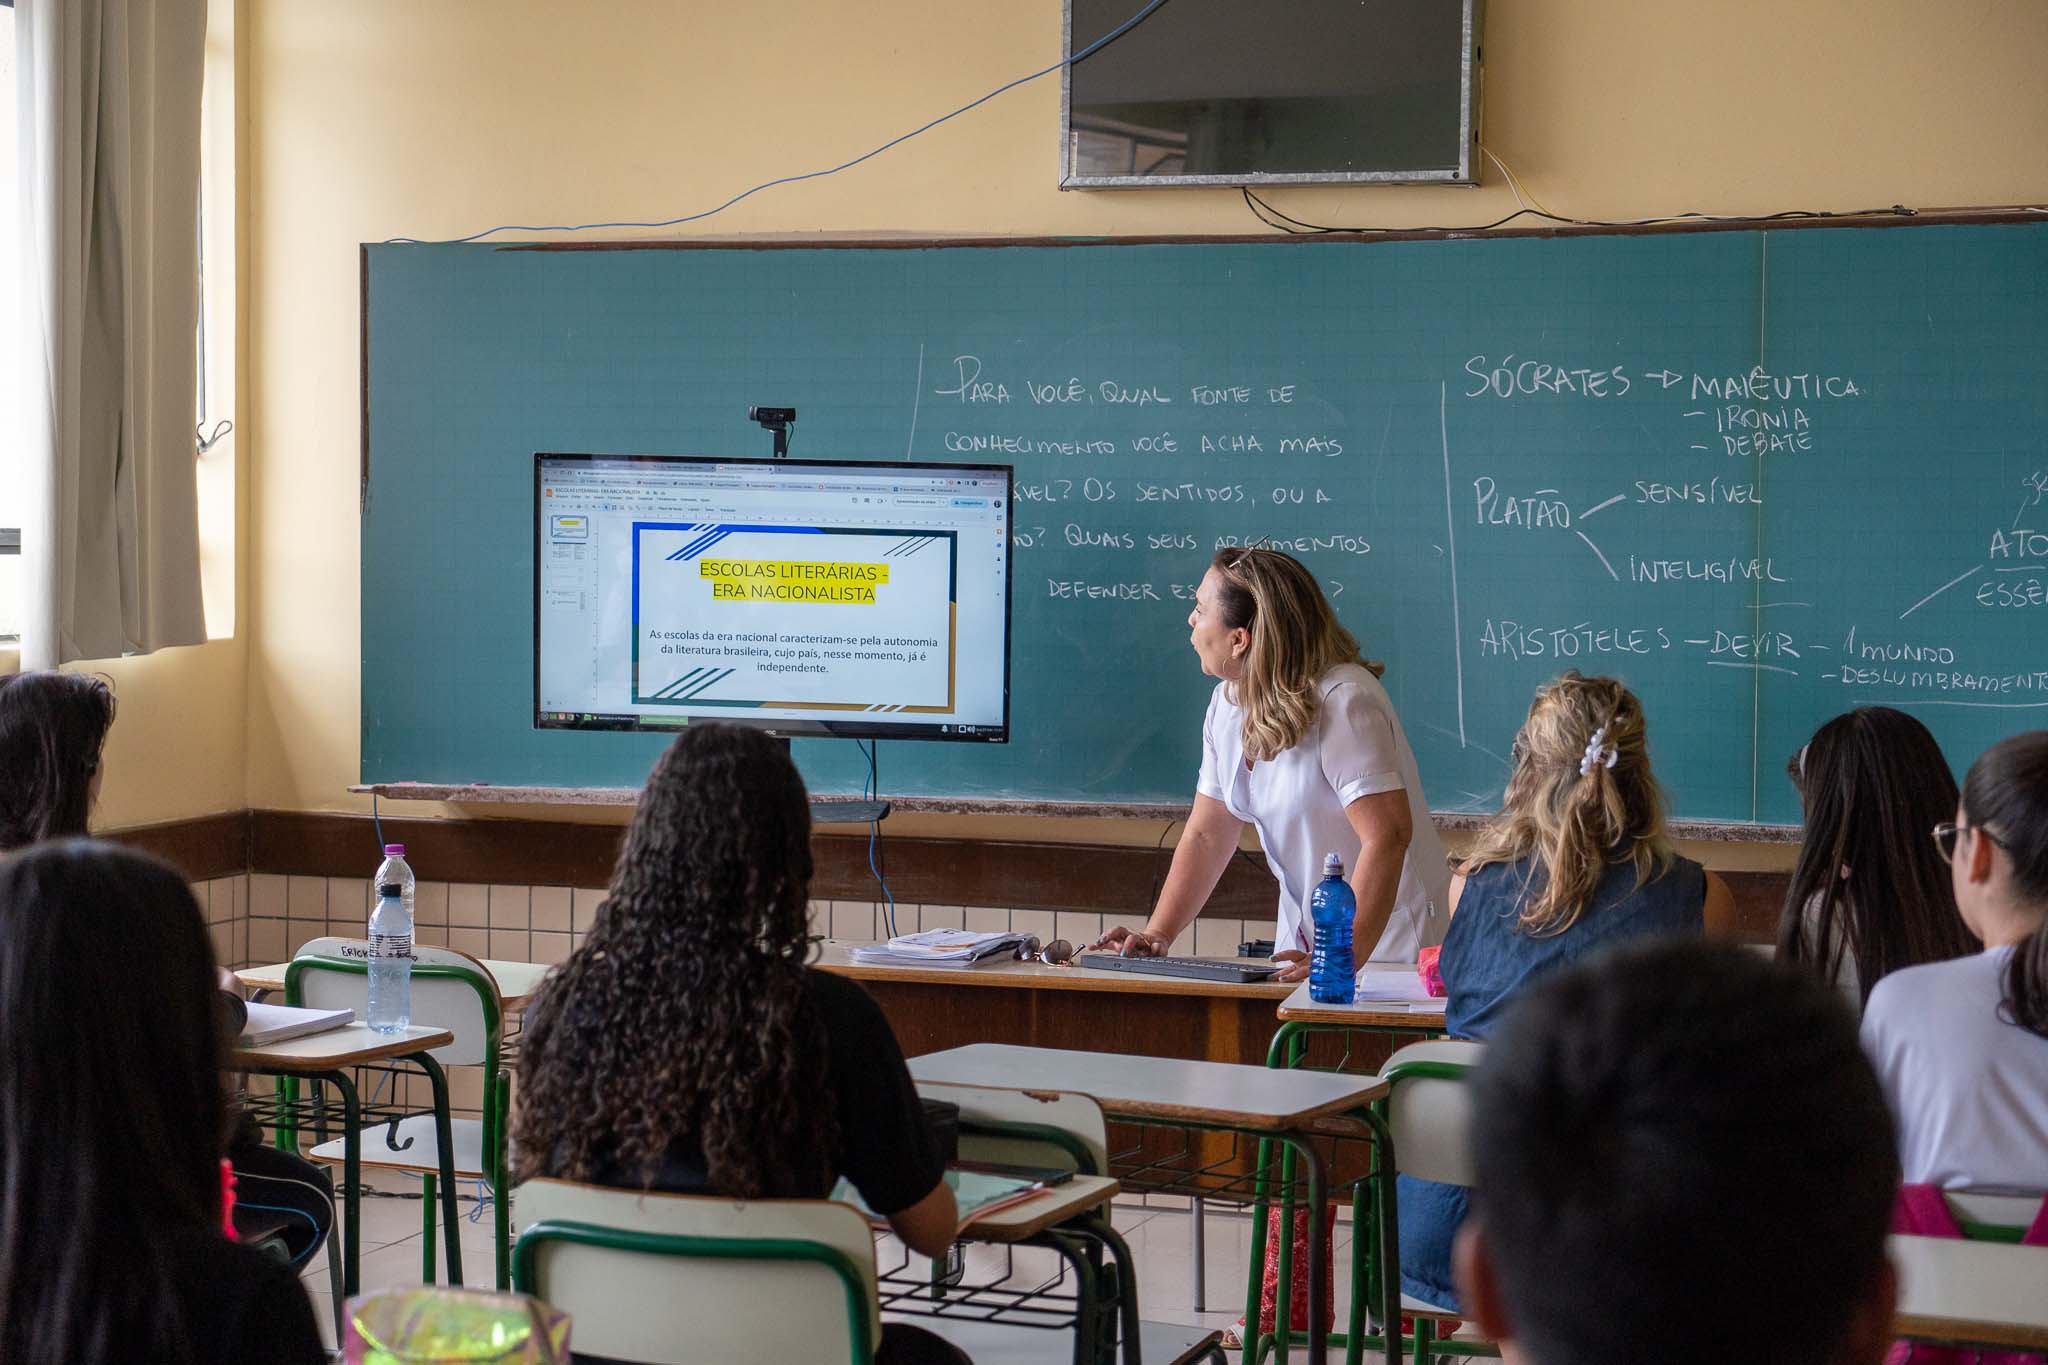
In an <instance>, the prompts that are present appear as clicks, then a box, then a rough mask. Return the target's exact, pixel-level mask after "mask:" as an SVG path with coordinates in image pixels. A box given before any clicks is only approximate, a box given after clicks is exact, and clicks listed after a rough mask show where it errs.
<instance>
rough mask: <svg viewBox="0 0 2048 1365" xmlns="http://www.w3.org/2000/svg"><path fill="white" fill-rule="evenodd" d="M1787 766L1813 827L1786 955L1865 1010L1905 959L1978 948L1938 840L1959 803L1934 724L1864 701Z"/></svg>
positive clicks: (1797, 878)
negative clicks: (1934, 836)
mask: <svg viewBox="0 0 2048 1365" xmlns="http://www.w3.org/2000/svg"><path fill="white" fill-rule="evenodd" d="M1786 772H1787V774H1788V775H1789V776H1790V777H1791V779H1792V785H1793V787H1794V788H1795V789H1796V790H1797V791H1798V793H1799V802H1800V805H1801V807H1802V808H1803V809H1804V810H1805V812H1806V831H1805V838H1804V839H1803V841H1802V842H1801V844H1800V848H1799V865H1798V866H1797V867H1796V868H1794V869H1793V872H1792V884H1791V888H1790V889H1789V891H1788V892H1787V893H1786V896H1785V908H1784V911H1783V913H1781V914H1780V915H1779V917H1778V956H1779V957H1780V958H1783V959H1785V960H1786V961H1789V962H1798V963H1801V964H1803V965H1805V966H1807V967H1808V968H1809V969H1811V970H1813V971H1816V972H1818V973H1819V974H1820V975H1821V977H1822V978H1823V979H1825V980H1828V981H1832V982H1833V983H1835V985H1837V986H1838V987H1840V988H1841V990H1842V991H1843V992H1844V993H1845V994H1846V995H1847V996H1848V997H1849V999H1851V1000H1853V1001H1854V1002H1855V1004H1856V1008H1857V1009H1858V1010H1861V1009H1862V1008H1863V1002H1864V1001H1865V1000H1866V999H1868V998H1869V995H1870V990H1871V987H1873V986H1875V985H1876V984H1877V983H1878V982H1879V981H1880V980H1882V979H1883V978H1884V977H1886V976H1887V975H1889V974H1890V973H1892V972H1895V971H1897V970H1899V969H1900V968H1901V967H1912V966H1917V965H1918V964H1920V963H1922V962H1942V961H1946V960H1947V959H1949V958H1952V957H1962V956H1964V955H1965V954H1968V953H1974V952H1976V951H1977V948H1978V946H1979V945H1978V943H1977V939H1976V937H1975V936H1974V935H1973V934H1971V932H1970V930H1969V928H1968V927H1967V926H1966V925H1964V923H1963V920H1962V916H1961V915H1959V914H1957V913H1956V897H1955V891H1954V889H1953V888H1952V887H1951V886H1950V885H1949V871H1948V868H1946V867H1945V866H1943V865H1942V861H1941V856H1940V854H1939V852H1938V851H1937V850H1936V849H1935V847H1934V844H1933V842H1932V841H1931V840H1929V839H1928V838H1927V831H1928V830H1930V829H1932V828H1933V827H1934V825H1935V824H1936V822H1938V821H1941V820H1946V819H1948V818H1949V816H1950V814H1951V813H1952V812H1953V811H1954V810H1955V808H1956V784H1955V779H1954V778H1953V777H1951V776H1949V770H1948V760H1947V759H1946V758H1943V757H1942V754H1941V747H1940V746H1939V745H1937V744H1936V743H1935V742H1934V736H1933V735H1931V734H1929V733H1928V732H1927V727H1926V726H1924V725H1922V724H1921V723H1920V722H1919V721H1917V720H1915V719H1913V717H1911V716H1909V715H1907V714H1906V713H1905V712H1904V711H1895V710H1893V709H1892V708H1891V707H1888V706H1862V707H1858V708H1857V709H1856V710H1854V711H1850V712H1848V713H1846V714H1844V715H1840V716H1836V717H1835V718H1834V719H1833V720H1831V721H1829V722H1828V723H1827V724H1825V725H1823V726H1821V727H1820V729H1818V730H1816V731H1814V734H1813V738H1812V739H1810V740H1808V741H1807V742H1806V744H1805V745H1804V746H1803V747H1801V749H1800V750H1799V752H1798V753H1796V754H1794V755H1793V756H1792V761H1791V762H1790V763H1788V764H1786Z"/></svg>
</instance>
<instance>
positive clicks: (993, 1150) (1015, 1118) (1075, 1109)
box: [917, 1081, 1109, 1175]
mask: <svg viewBox="0 0 2048 1365" xmlns="http://www.w3.org/2000/svg"><path fill="white" fill-rule="evenodd" d="M917 1093H918V1094H920V1095H923V1096H927V1097H929V1098H931V1099H935V1100H945V1101H946V1102H947V1103H949V1104H957V1105H959V1106H960V1157H961V1159H962V1160H964V1161H993V1162H1005V1163H1008V1164H1010V1165H1014V1166H1052V1167H1058V1168H1060V1169H1064V1170H1070V1171H1074V1172H1076V1173H1077V1174H1080V1175H1108V1174H1109V1127H1108V1122H1107V1120H1105V1119H1104V1118H1103V1117H1102V1106H1101V1105H1100V1104H1097V1103H1096V1102H1095V1100H1094V1098H1093V1097H1091V1096H1088V1095H1079V1094H1074V1093H1072V1092H1070V1091H1064V1090H1006V1089H1002V1088H1000V1087H997V1086H986V1085H948V1084H943V1083H941V1082H937V1081H919V1082H918V1083H917Z"/></svg>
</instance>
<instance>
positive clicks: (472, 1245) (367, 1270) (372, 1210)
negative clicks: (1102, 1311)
mask: <svg viewBox="0 0 2048 1365" xmlns="http://www.w3.org/2000/svg"><path fill="white" fill-rule="evenodd" d="M369 1179H370V1183H371V1185H372V1186H373V1187H375V1188H378V1189H383V1190H387V1191H390V1192H394V1193H405V1192H410V1193H412V1194H414V1195H417V1194H418V1192H419V1183H418V1182H417V1181H416V1180H410V1179H408V1178H406V1177H403V1176H398V1175H394V1174H391V1173H388V1172H373V1173H371V1174H370V1177H369ZM475 1192H476V1186H475V1185H474V1184H469V1185H465V1186H464V1187H463V1193H464V1194H465V1195H470V1194H474V1193H475ZM474 1207H475V1205H474V1204H469V1203H465V1205H464V1209H465V1212H467V1211H468V1210H469V1209H472V1208H474ZM1113 1219H1114V1222H1115V1224H1116V1227H1117V1229H1118V1231H1120V1232H1122V1233H1123V1235H1124V1237H1125V1240H1127V1241H1128V1242H1129V1243H1130V1246H1131V1254H1132V1258H1133V1259H1134V1260H1135V1261H1136V1262H1137V1266H1138V1302H1139V1305H1140V1306H1141V1308H1142V1309H1143V1312H1144V1316H1145V1317H1146V1318H1147V1319H1148V1320H1152V1321H1160V1322H1179V1323H1188V1324H1190V1325H1197V1326H1204V1327H1227V1326H1229V1325H1231V1324H1233V1323H1235V1322H1236V1321H1237V1319H1238V1317H1239V1315H1240V1314H1242V1313H1243V1311H1244V1295H1245V1262H1246V1256H1247V1254H1248V1252H1249V1248H1250V1240H1251V1220H1250V1219H1249V1218H1248V1217H1246V1216H1245V1215H1244V1214H1243V1213H1240V1212H1235V1211H1232V1210H1228V1209H1217V1208H1211V1209H1210V1210H1209V1213H1208V1215H1207V1220H1206V1228H1207V1239H1206V1241H1207V1244H1206V1254H1205V1256H1204V1258H1203V1259H1204V1262H1205V1264H1206V1266H1207V1268H1208V1292H1207V1302H1206V1305H1205V1307H1206V1308H1207V1310H1208V1311H1206V1312H1197V1311H1196V1309H1195V1305H1194V1299H1193V1294H1192V1281H1191V1278H1190V1275H1189V1268H1190V1266H1191V1265H1192V1249H1191V1247H1190V1245H1189V1236H1188V1232H1189V1229H1188V1214H1187V1210H1186V1206H1185V1204H1184V1203H1183V1202H1182V1201H1178V1200H1164V1199H1162V1200H1157V1201H1154V1202H1153V1203H1151V1204H1147V1203H1145V1202H1143V1201H1140V1200H1138V1199H1129V1200H1126V1201H1124V1202H1120V1203H1119V1204H1118V1205H1117V1207H1116V1209H1115V1211H1114V1213H1113ZM362 1227H363V1248H364V1250H363V1285H364V1287H365V1288H385V1287H395V1286H400V1285H409V1284H418V1283H419V1282H420V1205H419V1200H418V1199H417V1198H412V1199H392V1198H366V1199H365V1200H364V1201H363V1214H362ZM491 1228H492V1220H491V1216H490V1213H489V1211H488V1210H486V1211H485V1213H484V1215H483V1217H482V1218H481V1219H479V1220H478V1221H475V1222H471V1221H469V1220H468V1219H467V1218H465V1220H464V1222H463V1225H462V1234H461V1235H462V1264H463V1270H464V1272H465V1278H466V1279H467V1280H469V1282H470V1283H472V1284H483V1285H488V1284H490V1283H491V1282H492V1281H491V1277H492V1266H493V1262H492V1259H491V1257H492V1251H491ZM1336 1244H1337V1270H1338V1274H1337V1320H1338V1321H1339V1322H1340V1323H1341V1322H1342V1321H1343V1320H1344V1314H1345V1311H1346V1310H1347V1308H1348V1307H1349V1304H1350V1298H1349V1294H1348V1293H1347V1285H1346V1284H1345V1274H1344V1270H1345V1267H1346V1265H1347V1261H1346V1258H1347V1257H1348V1256H1349V1255H1350V1245H1351V1237H1350V1227H1349V1224H1348V1223H1340V1224H1339V1226H1338V1229H1337V1243H1336ZM970 1251H971V1256H970V1261H969V1266H968V1269H969V1273H970V1274H971V1275H974V1276H976V1277H977V1278H980V1277H983V1276H986V1275H989V1274H999V1273H1001V1272H1002V1271H1003V1270H1005V1269H1007V1270H1008V1271H1009V1273H1010V1275H1011V1276H1012V1278H1011V1280H1010V1283H1011V1284H1013V1285H1018V1284H1037V1283H1040V1282H1043V1281H1045V1280H1047V1279H1049V1278H1050V1277H1051V1276H1052V1274H1053V1273H1054V1272H1055V1270H1056V1269H1057V1264H1058V1263H1057V1261H1056V1259H1055V1258H1054V1256H1053V1254H1052V1253H1051V1252H1049V1251H1044V1250H1039V1249H1035V1248H1030V1247H1025V1248H1019V1249H1018V1250H1017V1251H1016V1253H1015V1256H1014V1259H1012V1260H1010V1261H1007V1262H1006V1261H1005V1260H1004V1259H1003V1256H1004V1253H1003V1251H1002V1249H1001V1248H992V1247H973V1248H971V1249H970ZM890 1254H891V1251H890V1247H889V1246H888V1245H887V1244H886V1243H885V1245H884V1247H883V1248H882V1250H881V1252H880V1256H881V1258H882V1259H883V1261H884V1263H886V1262H887V1259H888V1257H889V1256H890ZM326 1267H327V1263H326V1261H325V1259H324V1253H323V1256H321V1257H316V1258H315V1259H314V1260H313V1262H312V1263H311V1264H310V1265H308V1266H306V1267H305V1268H304V1280H305V1285H306V1290H307V1293H308V1294H309V1295H310V1296H311V1298H312V1300H313V1309H314V1314H315V1316H316V1317H317V1318H318V1319H319V1321H320V1326H321V1334H322V1335H323V1337H331V1335H332V1333H333V1321H334V1319H333V1308H332V1300H331V1299H330V1298H329V1297H328V1290H327V1286H328V1281H327V1268H326ZM1034 1335H1036V1334H1034ZM1042 1354H1043V1359H1045V1360H1046V1361H1048V1362H1058V1361H1068V1360H1071V1359H1072V1343H1071V1341H1070V1339H1069V1338H1067V1337H1066V1336H1065V1335H1064V1334H1062V1333H1053V1332H1047V1333H1044V1334H1043V1352H1042ZM1036 1358H1037V1355H1036V1354H1027V1355H1025V1356H1017V1355H1012V1354H1008V1353H1006V1354H1005V1356H1004V1359H1005V1360H1006V1361H1008V1360H1016V1359H1036Z"/></svg>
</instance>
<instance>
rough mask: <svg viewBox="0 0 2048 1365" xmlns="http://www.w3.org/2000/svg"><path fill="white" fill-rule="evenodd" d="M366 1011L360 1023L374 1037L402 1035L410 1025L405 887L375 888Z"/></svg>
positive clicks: (409, 920) (409, 918)
mask: <svg viewBox="0 0 2048 1365" xmlns="http://www.w3.org/2000/svg"><path fill="white" fill-rule="evenodd" d="M369 1004H370V1008H369V1011H368V1012H369V1016H370V1017H369V1018H368V1019H366V1020H364V1021H363V1022H364V1023H366V1024H368V1025H369V1026H370V1028H371V1030H372V1031H374V1032H377V1033H403V1032H405V1030H406V1027H407V1026H408V1025H409V1024H411V1023H412V911H411V910H410V909H408V908H407V907H406V904H405V887H404V886H403V885H402V884H400V883H398V882H385V883H383V884H382V885H380V886H379V887H378V888H377V908H376V909H375V910H374V911H372V912H371V914H370V1002H369Z"/></svg>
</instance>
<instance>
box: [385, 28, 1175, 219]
mask: <svg viewBox="0 0 2048 1365" xmlns="http://www.w3.org/2000/svg"><path fill="white" fill-rule="evenodd" d="M1165 3H1166V0H1149V3H1147V4H1146V6H1145V7H1144V8H1143V9H1141V10H1139V11H1138V12H1137V13H1136V14H1133V15H1132V16H1131V17H1130V18H1128V19H1126V20H1124V21H1123V22H1122V23H1121V24H1118V25H1117V26H1116V27H1115V28H1113V29H1111V30H1110V31H1109V32H1107V33H1105V34H1103V35H1102V36H1101V37H1100V38H1097V39H1096V40H1095V41H1094V42H1092V43H1090V44H1088V46H1086V47H1084V48H1082V49H1081V50H1080V51H1079V52H1076V53H1075V54H1074V55H1073V56H1071V57H1063V58H1061V59H1060V60H1059V61H1056V62H1054V63H1053V64H1052V65H1051V66H1048V67H1045V68H1044V69H1043V70H1039V71H1034V72H1032V73H1031V74H1030V75H1028V76H1019V77H1017V79H1016V80H1013V81H1010V82H1009V83H1007V84H1005V85H999V86H997V87H996V88H995V89H993V90H991V91H989V92H988V93H987V94H986V95H983V96H982V97H981V98H980V99H977V100H970V101H969V102H968V103H966V104H963V105H961V106H960V107H959V108H958V109H955V110H953V111H951V112H950V113H945V114H941V115H939V116H938V117H937V118H935V119H933V120H932V121H931V122H929V123H926V124H923V125H921V126H920V127H916V128H913V129H911V130H910V131H909V132H907V133H905V134H903V135H902V136H901V137H893V138H890V139H889V140H888V141H887V142H884V143H883V144H882V145H881V146H879V147H876V148H874V149H873V150H871V151H866V152H862V153H861V154H860V155H859V156H857V157H854V158H853V159H852V160H851V161H842V162H840V163H839V164H838V165H837V166H833V167H830V168H828V169H826V170H822V171H805V172H804V173H803V174H801V175H784V176H778V177H776V178H775V179H773V180H764V181H762V182H761V183H760V184H758V185H756V186H754V187H753V188H752V189H747V190H742V191H740V192H739V193H738V194H736V195H734V196H733V197H732V198H730V199H728V200H726V201H725V202H724V203H723V204H720V205H719V206H718V207H717V208H710V209H705V210H704V211H703V212H702V213H691V214H686V215H684V216H683V217H681V218H664V219H662V220H661V221H660V222H652V223H634V222H616V223H558V224H555V225H553V226H546V227H544V226H539V225H535V224H525V223H501V224H499V225H498V226H497V227H490V228H485V229H484V230H483V231H482V232H472V233H470V234H469V235H468V236H467V237H448V238H442V239H439V240H437V241H434V242H432V243H428V242H426V241H425V240H423V239H421V238H418V237H392V238H389V239H387V244H388V245H405V244H411V245H419V246H425V245H435V246H458V245H460V244H462V243H463V242H474V241H477V240H479V239H481V238H484V237H489V236H491V235H493V234H494V233H499V232H592V231H597V230H601V229H607V228H665V227H679V226H681V225H682V224H684V223H695V222H700V221H702V220H703V219H706V218H709V217H711V216H713V215H714V214H719V213H723V212H725V211H726V210H727V209H729V208H731V207H732V206H733V205H734V204H737V203H739V202H740V201H741V200H742V199H748V198H751V197H753V196H754V195H757V194H759V193H760V192H761V191H762V190H770V189H774V188H775V187H776V186H777V185H794V184H796V183H798V182H799V181H803V180H817V179H820V178H822V177H824V176H828V175H837V174H839V172H841V171H844V170H849V169H851V168H852V167H855V166H858V165H860V163H861V162H863V161H867V160H869V159H871V158H873V157H877V156H880V155H881V154H882V153H883V152H886V151H888V150H889V149H890V148H891V147H897V146H901V145H902V144H903V143H905V142H908V141H910V139H912V138H914V137H916V136H917V135H918V134H920V133H928V132H930V131H931V130H932V129H934V128H936V127H938V126H939V125H940V124H942V123H947V122H950V121H951V120H953V119H956V118H958V117H960V116H961V115H962V114H964V113H966V112H967V111H968V110H970V109H976V108H979V107H980V106H982V105H984V104H987V103H988V102H989V101H990V100H992V99H994V98H995V97H996V96H998V95H1002V94H1007V93H1008V92H1010V91H1012V90H1015V89H1016V88H1017V87H1018V86H1020V85H1027V84H1029V83H1030V82H1032V81H1035V80H1037V79H1038V78H1039V77H1041V76H1049V75H1051V74H1052V73H1053V72H1055V71H1058V70H1059V69H1060V68H1061V67H1065V66H1072V65H1073V64H1074V63H1075V62H1078V61H1080V60H1081V59H1082V58H1083V57H1086V56H1088V55H1089V54H1090V53H1093V52H1097V51H1099V50H1101V49H1102V48H1104V47H1106V46H1108V45H1109V44H1110V43H1113V42H1115V41H1116V40H1117V39H1118V38H1121V37H1123V36H1124V35H1125V34H1126V33H1129V32H1130V31H1131V30H1132V29H1134V28H1136V27H1137V26H1138V25H1139V24H1141V23H1143V22H1145V20H1146V19H1147V18H1149V17H1150V16H1151V14H1152V12H1153V11H1154V10H1156V9H1158V8H1159V7H1160V6H1161V5H1163V4H1165Z"/></svg>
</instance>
